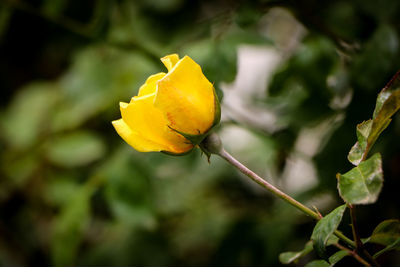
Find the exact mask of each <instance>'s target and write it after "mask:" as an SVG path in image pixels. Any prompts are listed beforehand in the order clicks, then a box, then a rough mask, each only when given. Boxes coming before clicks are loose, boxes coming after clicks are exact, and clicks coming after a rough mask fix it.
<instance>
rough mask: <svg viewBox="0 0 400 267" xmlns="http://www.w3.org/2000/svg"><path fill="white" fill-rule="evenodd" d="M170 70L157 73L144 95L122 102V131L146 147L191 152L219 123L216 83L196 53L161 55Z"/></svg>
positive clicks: (142, 149)
mask: <svg viewBox="0 0 400 267" xmlns="http://www.w3.org/2000/svg"><path fill="white" fill-rule="evenodd" d="M161 61H162V62H163V63H164V65H165V66H166V67H167V69H168V73H163V72H160V73H157V74H154V75H151V76H150V77H149V78H148V79H147V81H146V83H145V84H144V85H142V86H141V87H140V89H139V94H138V96H134V97H132V99H131V101H130V102H129V104H128V103H124V102H121V103H120V109H121V115H122V119H119V120H115V121H113V122H112V123H113V125H114V127H115V130H116V131H117V132H118V134H119V135H120V136H121V137H122V138H123V139H124V140H125V141H126V142H127V143H128V144H129V145H131V146H132V147H133V148H135V149H136V150H137V151H140V152H149V151H162V152H167V153H170V154H183V153H186V152H189V151H190V150H192V149H193V147H194V146H196V145H197V144H199V143H200V142H201V141H202V139H204V137H205V136H206V135H207V133H208V132H209V131H210V129H211V128H212V127H213V126H215V125H216V124H218V123H219V120H220V107H219V102H218V98H217V96H216V94H215V90H214V87H213V85H212V84H211V83H210V82H209V81H208V80H207V78H206V77H205V76H204V74H203V72H202V71H201V68H200V66H199V65H198V64H197V63H196V62H194V61H193V60H192V59H191V58H190V57H188V56H185V57H183V58H182V59H180V60H179V56H178V55H177V54H172V55H168V56H165V57H163V58H162V59H161Z"/></svg>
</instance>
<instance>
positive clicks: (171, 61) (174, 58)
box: [161, 54, 179, 71]
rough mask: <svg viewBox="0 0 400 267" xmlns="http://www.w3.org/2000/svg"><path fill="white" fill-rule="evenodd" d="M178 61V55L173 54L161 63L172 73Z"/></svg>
mask: <svg viewBox="0 0 400 267" xmlns="http://www.w3.org/2000/svg"><path fill="white" fill-rule="evenodd" d="M178 61H179V56H178V54H172V55H168V56H165V57H163V58H161V62H162V63H163V64H164V65H165V67H167V69H168V71H171V70H172V68H173V67H174V66H175V65H176V63H178Z"/></svg>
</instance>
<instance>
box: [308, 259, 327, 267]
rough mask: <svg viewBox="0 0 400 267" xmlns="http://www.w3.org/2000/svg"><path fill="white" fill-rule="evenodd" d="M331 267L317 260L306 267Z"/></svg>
mask: <svg viewBox="0 0 400 267" xmlns="http://www.w3.org/2000/svg"><path fill="white" fill-rule="evenodd" d="M330 266H331V265H330V264H329V263H327V262H326V261H324V260H316V261H312V262H309V263H307V264H306V265H305V266H304V267H330Z"/></svg>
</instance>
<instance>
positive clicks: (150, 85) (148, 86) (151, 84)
mask: <svg viewBox="0 0 400 267" xmlns="http://www.w3.org/2000/svg"><path fill="white" fill-rule="evenodd" d="M165 75H166V74H165V73H164V72H160V73H157V74H154V75H151V76H150V77H149V78H147V80H146V82H145V83H144V84H143V85H142V86H141V87H140V88H139V94H138V95H139V96H144V95H149V94H154V93H155V92H156V89H157V82H158V80H160V79H162V78H163V77H164V76H165Z"/></svg>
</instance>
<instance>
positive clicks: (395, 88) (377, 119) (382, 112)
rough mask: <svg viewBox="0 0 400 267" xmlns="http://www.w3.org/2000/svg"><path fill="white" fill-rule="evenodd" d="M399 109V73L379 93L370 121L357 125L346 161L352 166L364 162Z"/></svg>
mask: <svg viewBox="0 0 400 267" xmlns="http://www.w3.org/2000/svg"><path fill="white" fill-rule="evenodd" d="M399 108H400V72H398V73H396V75H395V76H394V77H393V78H392V80H391V81H390V82H389V83H388V84H387V85H386V86H385V88H383V90H382V91H381V92H380V93H379V95H378V97H377V100H376V106H375V110H374V113H373V118H372V119H371V120H368V121H365V122H362V123H360V124H359V125H357V140H358V141H357V143H356V144H355V145H354V146H353V147H352V148H351V150H350V152H349V155H348V160H349V161H350V162H351V163H353V164H354V165H356V166H357V165H358V164H360V162H361V161H362V160H364V159H365V158H366V156H367V154H368V152H369V150H370V149H371V147H372V146H373V145H374V143H375V142H376V140H377V139H378V137H379V135H380V134H381V133H382V132H383V130H385V129H386V128H387V127H388V126H389V124H390V122H391V117H392V116H393V115H394V114H395V113H396V112H397V111H398V110H399Z"/></svg>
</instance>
